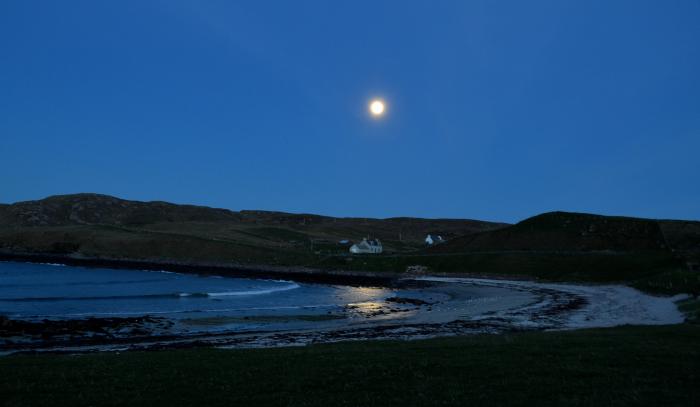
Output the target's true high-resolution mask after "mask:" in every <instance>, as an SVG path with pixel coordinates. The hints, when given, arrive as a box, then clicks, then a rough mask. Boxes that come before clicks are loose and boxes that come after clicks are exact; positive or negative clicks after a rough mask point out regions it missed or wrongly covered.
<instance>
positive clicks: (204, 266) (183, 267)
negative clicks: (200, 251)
mask: <svg viewBox="0 0 700 407" xmlns="http://www.w3.org/2000/svg"><path fill="white" fill-rule="evenodd" d="M0 261H16V262H28V263H54V264H65V265H68V266H78V267H94V268H98V267H103V268H114V269H131V270H149V271H162V270H164V271H172V272H177V273H188V274H202V275H220V276H224V277H238V278H259V279H284V280H294V281H297V282H302V283H312V284H337V285H349V286H373V287H395V286H396V285H397V284H399V282H398V280H399V279H401V278H404V277H407V275H405V274H404V273H392V272H369V271H334V270H321V269H313V268H307V267H303V266H290V267H282V266H267V265H242V264H241V265H239V264H232V263H228V264H222V263H202V262H180V261H168V260H164V261H157V260H133V259H110V258H96V257H74V256H62V255H53V254H43V253H8V252H3V251H0Z"/></svg>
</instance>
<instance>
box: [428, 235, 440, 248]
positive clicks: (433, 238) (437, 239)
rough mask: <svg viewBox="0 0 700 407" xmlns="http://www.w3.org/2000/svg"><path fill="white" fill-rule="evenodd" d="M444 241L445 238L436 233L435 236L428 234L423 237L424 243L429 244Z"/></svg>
mask: <svg viewBox="0 0 700 407" xmlns="http://www.w3.org/2000/svg"><path fill="white" fill-rule="evenodd" d="M444 242H445V239H443V238H442V236H440V235H437V236H432V235H428V236H426V237H425V244H427V245H429V246H432V245H434V244H440V243H444Z"/></svg>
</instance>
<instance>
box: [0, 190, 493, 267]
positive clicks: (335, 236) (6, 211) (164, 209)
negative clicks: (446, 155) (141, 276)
mask: <svg viewBox="0 0 700 407" xmlns="http://www.w3.org/2000/svg"><path fill="white" fill-rule="evenodd" d="M503 226H506V225H505V224H500V223H493V222H482V221H476V220H462V219H418V218H390V219H371V218H335V217H329V216H319V215H311V214H290V213H282V212H268V211H240V212H235V211H230V210H226V209H215V208H208V207H202V206H192V205H175V204H171V203H167V202H138V201H128V200H123V199H118V198H115V197H111V196H106V195H97V194H77V195H61V196H52V197H49V198H46V199H42V200H38V201H28V202H18V203H15V204H12V205H3V206H0V249H4V250H5V251H9V252H29V253H50V254H66V255H80V256H89V257H112V258H130V259H141V260H149V259H150V260H178V261H224V262H234V263H257V264H280V265H306V264H310V263H313V262H314V261H315V260H316V258H317V257H318V256H323V255H329V254H341V253H347V250H348V246H347V244H340V243H339V242H340V241H341V240H350V241H358V240H360V239H362V238H363V237H365V236H372V237H376V238H379V239H381V240H382V242H383V243H384V245H385V249H386V250H387V252H393V253H401V252H407V251H413V250H416V249H418V248H421V247H422V246H423V239H424V238H425V235H426V234H428V233H441V234H442V235H444V236H447V237H456V236H461V235H466V234H470V233H475V232H480V231H485V230H492V229H495V228H499V227H503Z"/></svg>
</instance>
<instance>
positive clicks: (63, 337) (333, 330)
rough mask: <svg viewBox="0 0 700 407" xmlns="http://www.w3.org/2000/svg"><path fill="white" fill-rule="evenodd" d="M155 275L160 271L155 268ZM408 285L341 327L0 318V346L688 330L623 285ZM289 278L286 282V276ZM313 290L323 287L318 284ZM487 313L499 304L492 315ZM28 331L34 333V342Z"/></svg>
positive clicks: (333, 323)
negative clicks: (476, 292) (197, 326)
mask: <svg viewBox="0 0 700 407" xmlns="http://www.w3.org/2000/svg"><path fill="white" fill-rule="evenodd" d="M34 259H35V260H36V258H34ZM15 261H16V259H15ZM129 264H130V265H132V264H134V263H129ZM159 266H160V265H159ZM183 267H184V266H183ZM161 270H162V267H159V268H158V269H157V271H161ZM189 272H190V273H192V271H191V270H190V271H189ZM256 276H257V277H258V278H259V275H256ZM232 277H233V276H232ZM236 277H237V276H236ZM404 277H405V278H404V279H397V280H394V281H393V282H392V283H391V284H392V286H393V287H394V289H395V290H397V291H399V292H398V293H396V295H395V296H394V297H391V299H386V300H384V301H382V302H380V303H372V304H371V306H370V307H363V306H362V304H357V305H355V304H349V305H348V306H346V309H345V311H344V313H345V316H344V319H335V318H332V319H330V320H329V321H318V322H313V323H309V324H306V325H304V326H296V327H294V326H289V327H288V328H280V327H277V328H275V329H267V330H237V329H235V328H229V329H226V330H222V331H209V332H204V331H202V332H184V331H178V330H177V329H172V327H173V322H177V321H176V320H173V319H169V318H160V317H154V316H149V315H144V316H142V317H136V318H95V317H92V318H81V319H68V320H66V321H64V322H59V323H56V322H51V321H37V322H34V323H29V322H26V321H20V320H10V319H8V318H4V319H3V318H0V332H2V331H3V330H4V334H3V335H2V336H4V338H5V339H4V342H5V343H4V344H3V343H2V342H3V341H0V355H4V354H13V353H45V352H48V353H88V352H98V351H125V350H157V349H171V348H173V349H174V348H191V347H217V348H263V347H285V346H303V345H310V344H316V343H331V342H339V341H356V340H376V339H384V340H387V339H388V340H415V339H426V338H433V337H445V336H461V335H473V334H502V333H509V332H510V333H512V332H523V331H546V330H572V329H584V328H600V327H611V326H618V325H663V324H676V323H682V322H683V321H684V317H683V315H682V313H680V311H679V310H678V308H677V307H676V305H675V301H677V300H679V299H680V298H679V297H680V296H676V297H653V296H650V295H648V294H644V293H642V292H640V291H638V290H635V289H633V288H630V287H626V286H622V285H582V284H555V283H539V282H533V281H522V280H519V281H516V280H502V279H484V278H464V277H456V276H449V277H444V276H436V275H429V276H410V277H408V276H404ZM285 278H286V279H289V278H290V277H289V274H286V275H285ZM334 281H336V280H334ZM372 281H374V280H372ZM313 283H316V284H327V283H322V282H320V281H319V280H314V281H313ZM474 288H480V289H483V288H486V289H491V290H496V291H498V290H501V292H503V291H509V292H511V293H515V296H516V297H518V298H519V299H518V298H516V297H508V296H503V295H500V294H498V293H493V294H491V295H493V297H489V296H486V297H471V295H472V294H471V291H470V290H473V289H474ZM436 293H437V294H439V295H443V296H445V298H446V299H444V300H439V301H437V302H428V301H425V298H424V297H421V296H427V295H428V294H436ZM416 296H417V297H416ZM421 298H423V300H421ZM508 298H511V299H510V300H509V299H508ZM513 298H515V299H516V300H515V302H513ZM492 304H498V305H497V306H495V307H494V305H492ZM475 307H476V308H475ZM23 324H24V325H23ZM13 332H14V334H13ZM28 332H34V334H33V336H32V335H29V334H28Z"/></svg>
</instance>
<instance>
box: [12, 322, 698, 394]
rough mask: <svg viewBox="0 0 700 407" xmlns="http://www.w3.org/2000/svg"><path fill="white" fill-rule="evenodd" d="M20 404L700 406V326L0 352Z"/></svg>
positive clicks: (13, 392)
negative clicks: (248, 346)
mask: <svg viewBox="0 0 700 407" xmlns="http://www.w3.org/2000/svg"><path fill="white" fill-rule="evenodd" d="M0 396H2V397H1V398H0V403H2V404H4V405H7V406H15V405H18V406H19V405H70V406H77V405H168V406H175V405H203V406H211V405H240V406H252V405H297V406H302V405H303V406H309V405H313V406H333V405H356V406H407V405H469V406H474V405H530V404H538V405H561V404H566V405H596V406H597V405H689V406H690V405H699V403H700V326H698V325H693V324H685V325H678V326H665V327H621V328H613V329H596V330H582V331H573V332H558V333H554V332H539V333H525V334H511V335H501V336H476V337H461V338H444V339H433V340H424V341H413V342H357V343H341V344H332V345H318V346H312V347H306V348H283V349H258V350H236V351H225V350H214V349H191V350H179V351H159V352H133V353H122V354H92V355H82V356H55V355H49V356H12V357H4V358H0Z"/></svg>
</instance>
